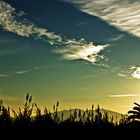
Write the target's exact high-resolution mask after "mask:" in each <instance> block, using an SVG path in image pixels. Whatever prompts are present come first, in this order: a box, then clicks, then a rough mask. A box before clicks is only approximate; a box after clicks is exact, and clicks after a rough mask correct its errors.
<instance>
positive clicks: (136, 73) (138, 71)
mask: <svg viewBox="0 0 140 140" xmlns="http://www.w3.org/2000/svg"><path fill="white" fill-rule="evenodd" d="M130 71H131V75H132V77H133V78H137V79H140V67H135V66H132V67H130Z"/></svg>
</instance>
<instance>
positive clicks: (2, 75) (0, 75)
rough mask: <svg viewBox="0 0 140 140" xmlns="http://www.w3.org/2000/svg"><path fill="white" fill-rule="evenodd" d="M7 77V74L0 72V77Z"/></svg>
mask: <svg viewBox="0 0 140 140" xmlns="http://www.w3.org/2000/svg"><path fill="white" fill-rule="evenodd" d="M4 77H8V75H7V74H0V78H4Z"/></svg>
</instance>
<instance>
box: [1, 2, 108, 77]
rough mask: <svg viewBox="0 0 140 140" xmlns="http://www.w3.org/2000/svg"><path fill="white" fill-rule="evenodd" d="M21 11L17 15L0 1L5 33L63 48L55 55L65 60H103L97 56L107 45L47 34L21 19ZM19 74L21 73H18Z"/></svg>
mask: <svg viewBox="0 0 140 140" xmlns="http://www.w3.org/2000/svg"><path fill="white" fill-rule="evenodd" d="M22 13H24V12H23V11H21V12H19V13H17V12H16V9H15V8H13V7H12V6H11V5H10V4H8V3H5V2H4V1H0V27H2V28H3V29H5V30H6V31H9V32H12V33H15V34H17V35H20V36H24V37H31V36H32V37H35V38H37V39H41V40H47V41H48V42H49V43H50V44H51V45H57V46H59V45H60V46H65V48H63V49H59V48H58V49H55V50H54V52H55V53H59V54H61V55H62V56H63V58H64V59H67V60H76V59H82V60H86V61H89V62H92V63H93V64H94V63H95V62H97V61H98V60H100V59H104V56H103V55H99V53H100V52H101V51H103V50H104V49H105V48H106V47H107V46H108V45H97V46H95V45H93V43H92V42H87V41H85V40H84V39H81V40H76V39H68V38H66V37H62V36H60V35H58V34H56V33H55V32H49V31H48V30H47V29H45V28H41V27H37V26H36V25H35V24H34V23H32V22H31V21H29V20H27V19H25V18H23V17H22V16H23V14H22ZM20 74H21V73H20Z"/></svg>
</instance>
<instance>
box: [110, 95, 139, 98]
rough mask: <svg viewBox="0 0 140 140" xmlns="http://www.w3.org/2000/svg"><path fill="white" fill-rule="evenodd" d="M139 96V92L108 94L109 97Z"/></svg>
mask: <svg viewBox="0 0 140 140" xmlns="http://www.w3.org/2000/svg"><path fill="white" fill-rule="evenodd" d="M136 96H140V95H139V94H116V95H109V97H110V98H123V97H136Z"/></svg>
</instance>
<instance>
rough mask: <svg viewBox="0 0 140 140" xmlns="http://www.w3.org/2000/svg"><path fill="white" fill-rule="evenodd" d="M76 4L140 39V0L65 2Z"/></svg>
mask: <svg viewBox="0 0 140 140" xmlns="http://www.w3.org/2000/svg"><path fill="white" fill-rule="evenodd" d="M64 1H67V2H72V3H74V4H75V5H76V6H77V7H78V8H79V9H80V10H81V11H83V12H85V13H88V14H90V15H94V16H97V17H100V18H101V19H102V20H105V21H106V22H108V23H109V24H110V25H113V26H115V27H116V28H118V29H119V30H122V31H126V32H128V33H130V34H132V35H134V36H136V37H140V1H139V0H133V1H131V0H86V1H85V0H64Z"/></svg>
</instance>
